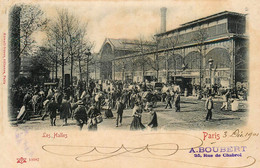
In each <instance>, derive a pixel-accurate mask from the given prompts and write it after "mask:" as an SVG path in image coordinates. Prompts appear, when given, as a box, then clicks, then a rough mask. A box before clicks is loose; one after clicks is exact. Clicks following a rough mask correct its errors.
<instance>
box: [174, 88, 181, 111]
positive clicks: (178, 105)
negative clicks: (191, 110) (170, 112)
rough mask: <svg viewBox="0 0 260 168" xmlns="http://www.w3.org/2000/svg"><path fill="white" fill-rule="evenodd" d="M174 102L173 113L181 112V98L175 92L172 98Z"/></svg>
mask: <svg viewBox="0 0 260 168" xmlns="http://www.w3.org/2000/svg"><path fill="white" fill-rule="evenodd" d="M174 101H175V112H178V111H179V112H180V111H181V105H180V103H181V97H180V94H179V93H178V92H177V93H176V94H175V96H174Z"/></svg>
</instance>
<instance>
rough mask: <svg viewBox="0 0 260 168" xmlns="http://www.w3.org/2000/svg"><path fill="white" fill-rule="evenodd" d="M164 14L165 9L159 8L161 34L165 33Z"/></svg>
mask: <svg viewBox="0 0 260 168" xmlns="http://www.w3.org/2000/svg"><path fill="white" fill-rule="evenodd" d="M166 12H167V8H165V7H163V8H161V33H164V32H166Z"/></svg>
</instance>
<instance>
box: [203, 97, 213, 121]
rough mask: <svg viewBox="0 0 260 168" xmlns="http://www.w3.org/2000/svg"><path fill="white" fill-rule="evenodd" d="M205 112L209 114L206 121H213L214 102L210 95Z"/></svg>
mask: <svg viewBox="0 0 260 168" xmlns="http://www.w3.org/2000/svg"><path fill="white" fill-rule="evenodd" d="M205 110H206V111H207V112H208V113H207V116H206V121H207V120H211V119H212V110H213V100H212V96H211V95H210V96H209V97H208V99H207V100H206V102H205Z"/></svg>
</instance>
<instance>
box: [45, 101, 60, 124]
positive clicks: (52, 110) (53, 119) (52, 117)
mask: <svg viewBox="0 0 260 168" xmlns="http://www.w3.org/2000/svg"><path fill="white" fill-rule="evenodd" d="M47 109H48V112H49V114H50V120H51V126H56V123H55V122H56V114H57V110H58V104H57V103H56V102H55V100H54V98H51V101H50V103H49V105H48V107H47Z"/></svg>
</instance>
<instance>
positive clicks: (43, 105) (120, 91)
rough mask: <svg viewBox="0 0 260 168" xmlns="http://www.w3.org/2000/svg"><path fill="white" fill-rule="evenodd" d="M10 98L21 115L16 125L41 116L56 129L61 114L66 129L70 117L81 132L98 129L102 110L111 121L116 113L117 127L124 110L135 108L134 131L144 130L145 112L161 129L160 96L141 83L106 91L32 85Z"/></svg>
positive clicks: (94, 87)
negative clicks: (143, 114)
mask: <svg viewBox="0 0 260 168" xmlns="http://www.w3.org/2000/svg"><path fill="white" fill-rule="evenodd" d="M167 94H168V93H167ZM11 95H12V105H13V106H14V107H17V108H19V109H20V110H19V114H22V115H18V116H17V123H22V122H24V121H26V120H30V118H31V117H32V116H35V115H38V116H41V119H42V120H45V119H46V117H47V116H49V119H50V125H51V126H56V118H57V115H59V116H60V119H62V120H63V126H66V125H68V122H67V121H68V118H71V119H73V120H75V122H76V124H77V125H78V126H79V128H80V129H82V128H83V126H84V124H86V125H87V127H88V129H89V130H97V125H98V123H99V121H98V118H100V117H102V114H101V112H102V111H104V115H103V116H104V117H105V119H109V118H113V117H114V115H113V112H112V110H115V111H116V121H115V125H116V127H118V126H121V125H122V118H123V111H124V110H125V109H133V115H132V116H133V121H132V124H131V127H130V129H131V130H139V129H144V128H145V126H144V125H143V124H142V121H141V118H142V113H143V111H144V110H145V111H147V112H149V113H150V114H151V121H150V122H149V124H148V126H149V127H151V128H155V127H157V126H158V123H157V115H156V112H155V111H154V110H153V108H154V107H155V105H156V102H157V101H158V97H157V96H158V95H155V93H154V92H153V90H151V89H148V88H147V87H146V86H144V85H142V84H141V85H132V86H131V87H130V86H129V87H128V88H125V87H124V86H122V84H121V83H115V84H114V85H113V87H112V88H110V89H108V90H106V91H104V90H102V88H101V87H100V85H99V84H98V83H94V82H91V83H90V84H89V87H84V85H82V84H79V85H78V86H76V87H74V88H73V87H71V86H70V87H67V88H66V89H64V90H61V89H60V88H58V87H57V86H53V85H50V86H47V87H44V86H41V87H40V86H38V85H36V86H31V85H29V86H22V87H16V88H13V89H12V93H11ZM101 122H102V121H101Z"/></svg>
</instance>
